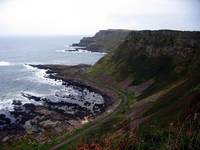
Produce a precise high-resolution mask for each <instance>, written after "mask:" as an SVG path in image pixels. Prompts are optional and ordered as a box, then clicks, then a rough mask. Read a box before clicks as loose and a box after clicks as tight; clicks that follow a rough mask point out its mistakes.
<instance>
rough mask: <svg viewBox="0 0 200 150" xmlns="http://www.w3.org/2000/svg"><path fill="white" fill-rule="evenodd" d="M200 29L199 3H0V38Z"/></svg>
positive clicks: (129, 0) (119, 0) (7, 0)
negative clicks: (8, 36) (115, 31)
mask: <svg viewBox="0 0 200 150" xmlns="http://www.w3.org/2000/svg"><path fill="white" fill-rule="evenodd" d="M110 28H123V29H132V30H140V29H177V30H200V0H0V35H30V34H31V35H80V34H82V35H83V34H94V33H95V32H96V31H98V30H100V29H110Z"/></svg>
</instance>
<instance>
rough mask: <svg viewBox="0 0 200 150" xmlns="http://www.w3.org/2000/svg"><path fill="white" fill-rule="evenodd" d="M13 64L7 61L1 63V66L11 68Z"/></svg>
mask: <svg viewBox="0 0 200 150" xmlns="http://www.w3.org/2000/svg"><path fill="white" fill-rule="evenodd" d="M11 65H12V63H10V62H7V61H0V66H11Z"/></svg>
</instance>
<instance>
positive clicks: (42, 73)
mask: <svg viewBox="0 0 200 150" xmlns="http://www.w3.org/2000/svg"><path fill="white" fill-rule="evenodd" d="M24 67H25V68H26V69H27V70H28V71H31V72H32V73H33V74H34V76H32V77H30V78H29V80H31V81H35V82H40V83H44V84H49V85H51V86H59V85H62V81H61V80H54V79H51V78H48V74H47V73H46V72H47V70H45V69H38V68H36V67H32V66H30V65H27V64H24Z"/></svg>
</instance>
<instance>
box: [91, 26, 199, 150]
mask: <svg viewBox="0 0 200 150" xmlns="http://www.w3.org/2000/svg"><path fill="white" fill-rule="evenodd" d="M89 74H90V75H91V76H95V77H96V78H99V79H102V78H103V80H107V79H109V80H111V81H113V80H114V81H115V82H116V81H117V83H118V86H117V87H121V88H122V89H123V90H124V92H125V93H126V92H127V93H128V94H127V95H129V94H130V93H132V94H134V96H135V98H136V102H133V104H130V102H131V101H134V98H130V99H129V102H127V104H126V105H127V108H126V109H125V111H126V112H125V113H124V114H123V115H125V116H126V117H127V118H128V121H126V122H124V123H121V121H120V123H119V124H121V127H119V129H116V130H115V131H113V132H112V133H110V134H111V136H110V138H112V137H115V136H117V138H115V139H114V138H113V139H112V141H114V142H115V143H118V141H117V140H118V139H119V138H121V139H122V140H124V141H126V142H127V141H129V140H130V141H131V140H132V139H133V138H134V139H135V140H133V141H132V142H130V143H126V144H124V147H123V149H126V148H127V149H129V148H130V147H131V148H130V149H199V148H200V141H199V137H200V128H199V126H200V32H181V31H170V30H160V31H132V32H131V33H130V34H129V35H128V36H127V38H126V39H125V41H124V42H123V43H121V44H120V45H119V46H118V47H117V48H116V49H115V50H114V51H112V52H111V53H109V54H108V55H106V56H105V57H103V58H102V59H101V60H99V61H98V62H97V63H96V64H95V65H94V66H93V67H92V69H91V70H89ZM109 80H107V81H109ZM116 124H117V123H115V126H117V125H116ZM119 126H120V125H119ZM112 128H113V126H112ZM112 128H111V129H112ZM135 128H139V130H138V131H136V132H135ZM123 131H124V132H123ZM128 132H129V133H131V132H132V133H133V134H132V137H131V136H130V137H128V138H127V137H126V136H127V133H128ZM115 133H118V135H117V134H115ZM188 133H189V134H188ZM105 135H107V133H106V134H104V136H105ZM104 136H102V137H104ZM169 136H170V138H169ZM193 139H195V140H193ZM152 141H153V142H152ZM174 141H176V142H174ZM114 142H113V143H114ZM113 145H114V144H113ZM166 145H167V146H166ZM170 147H171V148H170Z"/></svg>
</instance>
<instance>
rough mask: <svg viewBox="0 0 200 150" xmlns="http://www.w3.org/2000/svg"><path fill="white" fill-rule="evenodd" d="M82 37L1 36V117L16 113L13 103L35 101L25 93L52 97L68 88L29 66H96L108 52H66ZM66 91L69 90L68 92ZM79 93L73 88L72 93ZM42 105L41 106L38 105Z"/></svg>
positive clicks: (40, 70)
mask: <svg viewBox="0 0 200 150" xmlns="http://www.w3.org/2000/svg"><path fill="white" fill-rule="evenodd" d="M81 38H82V37H81V36H52V37H50V36H40V37H36V36H34V37H30V36H22V37H0V114H6V115H8V114H9V113H8V112H9V111H13V109H14V108H13V107H14V106H13V101H14V100H17V101H20V102H21V103H22V104H26V103H34V104H35V105H41V104H40V103H39V102H36V101H31V100H29V99H27V98H26V97H24V96H23V94H22V93H29V94H32V95H36V96H41V97H42V96H48V95H51V94H54V93H55V92H56V91H62V90H63V89H64V88H66V87H64V86H63V85H62V82H61V81H55V80H53V79H50V78H48V77H47V74H46V70H43V69H37V68H34V67H31V66H30V65H29V64H34V65H37V64H62V65H77V64H90V65H93V64H94V63H95V62H97V61H98V60H99V59H100V58H101V57H103V56H104V55H105V54H104V53H98V52H90V51H86V50H81V49H79V50H78V51H65V49H66V48H69V47H70V45H71V44H72V43H77V42H79V40H80V39H81ZM65 91H66V90H65ZM68 91H69V92H71V93H75V90H73V88H72V89H71V90H68ZM37 103H38V104H37Z"/></svg>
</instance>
